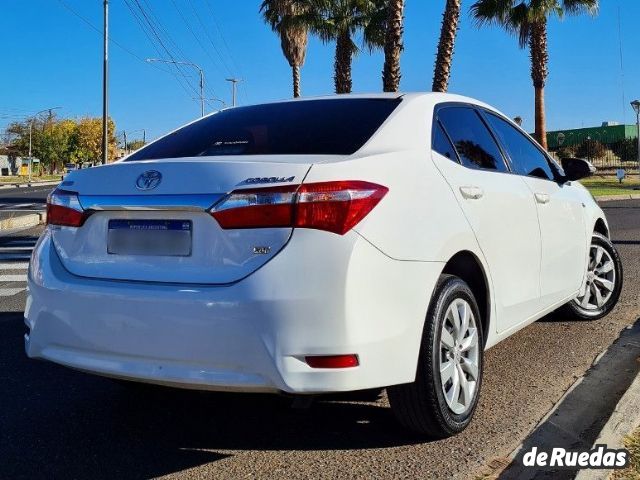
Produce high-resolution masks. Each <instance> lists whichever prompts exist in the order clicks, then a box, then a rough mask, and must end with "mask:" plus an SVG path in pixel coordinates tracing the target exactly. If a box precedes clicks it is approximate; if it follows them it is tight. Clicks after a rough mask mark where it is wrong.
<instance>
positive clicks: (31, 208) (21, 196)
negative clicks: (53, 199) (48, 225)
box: [0, 185, 55, 219]
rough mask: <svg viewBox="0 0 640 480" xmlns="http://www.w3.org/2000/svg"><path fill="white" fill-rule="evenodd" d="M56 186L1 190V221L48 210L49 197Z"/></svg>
mask: <svg viewBox="0 0 640 480" xmlns="http://www.w3.org/2000/svg"><path fill="white" fill-rule="evenodd" d="M54 188H55V186H53V185H45V186H35V187H20V188H3V189H0V219H3V218H8V217H13V216H16V215H20V214H24V213H32V212H42V211H44V210H45V209H46V203H47V195H49V192H51V190H53V189H54Z"/></svg>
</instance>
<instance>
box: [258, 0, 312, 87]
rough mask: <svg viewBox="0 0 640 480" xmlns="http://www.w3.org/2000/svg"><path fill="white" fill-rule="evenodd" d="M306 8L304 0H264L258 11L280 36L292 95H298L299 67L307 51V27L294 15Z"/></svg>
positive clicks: (302, 63)
mask: <svg viewBox="0 0 640 480" xmlns="http://www.w3.org/2000/svg"><path fill="white" fill-rule="evenodd" d="M307 10H308V6H307V5H306V4H305V3H304V2H296V1H295V0H264V1H263V2H262V5H261V6H260V12H262V16H263V18H264V21H265V22H266V23H268V24H269V26H270V27H271V29H272V30H273V31H274V32H276V33H277V34H278V35H279V36H280V46H281V47H282V53H283V54H284V56H285V58H286V59H287V61H288V62H289V66H290V67H291V72H292V76H293V96H294V98H298V97H299V96H300V68H301V67H302V66H303V65H304V60H305V56H306V53H307V38H308V34H307V28H306V26H305V25H304V23H301V22H296V21H295V17H296V16H297V15H299V14H301V13H304V12H305V11H307Z"/></svg>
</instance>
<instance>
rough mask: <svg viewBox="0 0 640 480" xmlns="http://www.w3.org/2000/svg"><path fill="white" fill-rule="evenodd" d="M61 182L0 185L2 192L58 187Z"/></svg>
mask: <svg viewBox="0 0 640 480" xmlns="http://www.w3.org/2000/svg"><path fill="white" fill-rule="evenodd" d="M61 181H62V180H60V181H49V182H31V183H9V184H7V185H0V190H4V189H7V188H26V187H46V186H48V185H58V184H59V183H60V182H61Z"/></svg>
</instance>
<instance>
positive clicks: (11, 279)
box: [0, 274, 27, 282]
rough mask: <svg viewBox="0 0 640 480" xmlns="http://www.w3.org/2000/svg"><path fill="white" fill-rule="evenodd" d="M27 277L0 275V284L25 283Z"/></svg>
mask: <svg viewBox="0 0 640 480" xmlns="http://www.w3.org/2000/svg"><path fill="white" fill-rule="evenodd" d="M26 281H27V275H26V274H25V275H0V282H26Z"/></svg>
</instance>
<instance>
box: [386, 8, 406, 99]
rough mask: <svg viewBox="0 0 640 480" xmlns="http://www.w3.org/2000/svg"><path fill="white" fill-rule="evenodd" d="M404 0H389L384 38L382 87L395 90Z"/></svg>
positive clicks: (398, 78) (398, 81)
mask: <svg viewBox="0 0 640 480" xmlns="http://www.w3.org/2000/svg"><path fill="white" fill-rule="evenodd" d="M403 12H404V0H389V5H388V7H387V19H386V28H385V38H384V67H383V68H382V89H383V90H384V91H385V92H397V91H398V89H399V88H400V77H401V75H400V54H401V53H402V32H403Z"/></svg>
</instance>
